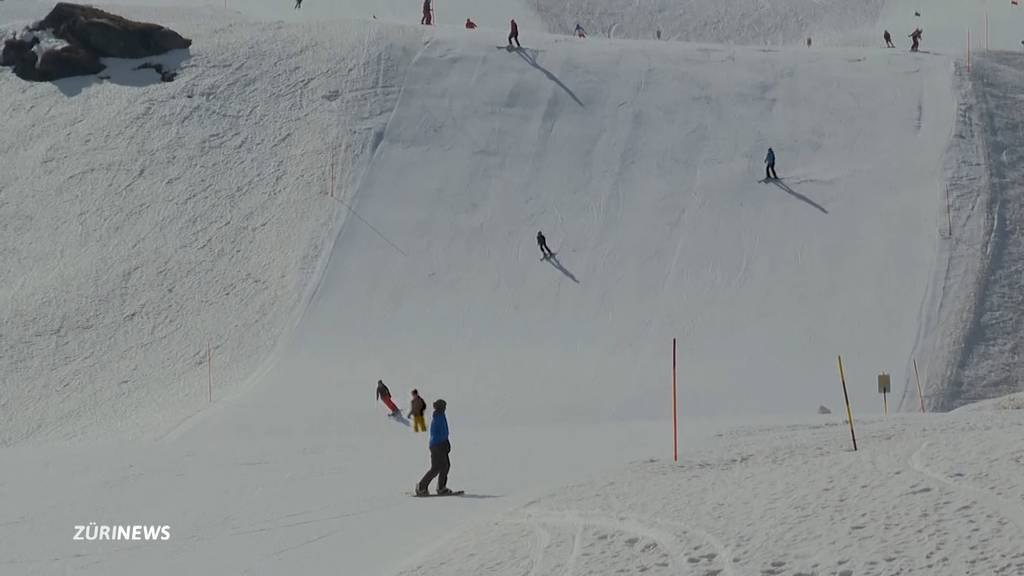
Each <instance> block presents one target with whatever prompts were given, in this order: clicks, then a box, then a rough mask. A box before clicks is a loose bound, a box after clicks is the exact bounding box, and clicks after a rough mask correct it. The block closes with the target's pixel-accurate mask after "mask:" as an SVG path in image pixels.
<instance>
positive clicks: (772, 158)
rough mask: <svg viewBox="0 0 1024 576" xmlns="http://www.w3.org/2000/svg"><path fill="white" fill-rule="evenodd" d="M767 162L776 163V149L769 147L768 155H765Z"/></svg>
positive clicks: (765, 161)
mask: <svg viewBox="0 0 1024 576" xmlns="http://www.w3.org/2000/svg"><path fill="white" fill-rule="evenodd" d="M764 163H765V164H775V151H774V150H772V149H771V148H769V149H768V155H767V156H765V157H764Z"/></svg>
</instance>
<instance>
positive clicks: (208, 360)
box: [206, 343, 213, 404]
mask: <svg viewBox="0 0 1024 576" xmlns="http://www.w3.org/2000/svg"><path fill="white" fill-rule="evenodd" d="M206 366H207V368H208V371H209V376H210V378H209V384H208V386H207V391H208V396H207V400H208V401H209V403H210V404H212V403H213V348H211V347H210V344H209V343H207V344H206Z"/></svg>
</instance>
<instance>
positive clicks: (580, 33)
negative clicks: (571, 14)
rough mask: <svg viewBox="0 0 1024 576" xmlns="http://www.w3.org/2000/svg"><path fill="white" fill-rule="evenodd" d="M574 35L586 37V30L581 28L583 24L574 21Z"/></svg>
mask: <svg viewBox="0 0 1024 576" xmlns="http://www.w3.org/2000/svg"><path fill="white" fill-rule="evenodd" d="M576 37H577V38H586V37H587V31H586V30H584V29H583V26H580V23H579V22H577V23H576Z"/></svg>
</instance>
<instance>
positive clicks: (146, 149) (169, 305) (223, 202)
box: [0, 0, 419, 445]
mask: <svg viewBox="0 0 1024 576" xmlns="http://www.w3.org/2000/svg"><path fill="white" fill-rule="evenodd" d="M39 7H40V5H38V4H34V3H25V2H21V3H19V2H17V1H11V0H8V1H7V2H4V3H3V4H0V19H2V18H4V17H7V18H9V21H15V20H31V19H32V18H31V17H30V15H31V14H35V16H34V17H36V18H38V17H39V16H40V15H41V14H42V12H34V10H35V9H38V8H39ZM127 13H128V14H129V15H132V16H136V17H139V18H144V19H151V20H156V21H160V22H165V23H167V24H168V25H171V26H172V27H177V28H179V29H180V30H181V31H182V32H183V33H185V34H186V35H188V36H195V37H196V39H197V42H196V44H195V45H194V47H193V49H192V50H191V52H190V53H172V54H170V55H168V56H166V57H164V59H165V61H169V62H173V63H175V64H179V65H181V66H182V72H181V75H180V77H179V80H178V81H177V82H174V83H171V84H160V83H159V82H156V77H155V75H154V74H152V73H150V72H143V73H139V72H132V71H130V70H129V69H130V68H131V65H132V64H133V63H130V62H129V63H121V64H119V63H113V64H114V67H113V73H112V74H113V77H112V79H111V81H108V82H102V83H98V82H95V81H93V80H90V79H81V78H78V79H68V80H65V81H61V82H58V83H55V84H33V85H29V84H26V83H24V82H22V81H21V80H19V79H17V78H15V77H14V76H13V74H11V73H10V72H9V70H8V69H6V68H5V69H3V72H2V73H0V100H2V101H3V102H4V116H5V124H4V126H5V130H3V131H0V218H2V222H3V225H2V226H0V266H2V273H0V299H2V302H3V309H4V314H3V318H2V323H3V324H2V326H3V329H2V330H0V421H2V422H3V425H2V426H0V445H5V444H11V443H15V442H19V441H21V440H25V439H30V438H31V439H35V440H52V439H55V438H63V439H67V438H78V439H83V438H93V439H95V437H96V435H98V434H110V433H115V434H117V435H118V436H122V437H123V436H136V435H140V434H149V433H151V432H152V431H153V430H166V429H167V428H168V427H169V426H173V425H175V424H176V423H177V422H178V421H179V420H180V419H181V418H182V417H183V416H184V415H187V414H190V413H193V412H195V411H196V410H197V409H199V408H200V407H202V406H204V405H205V404H206V402H207V394H208V391H207V376H208V374H207V373H208V366H207V347H208V346H211V347H212V352H213V358H214V363H215V376H216V380H217V383H218V385H220V386H223V385H225V384H226V383H231V382H238V381H241V380H243V379H245V378H247V377H249V376H250V375H252V374H253V373H254V372H255V371H256V370H257V368H258V367H259V366H260V364H261V362H262V361H264V359H266V358H267V357H268V356H269V355H270V353H271V351H272V349H273V348H274V346H275V343H276V341H277V339H278V338H279V336H280V335H281V334H283V333H285V332H286V331H287V330H288V329H290V327H291V326H292V325H294V323H295V321H296V320H297V318H298V315H299V314H300V312H301V310H302V309H303V307H304V305H305V303H306V301H307V299H308V291H309V286H310V285H311V284H312V283H313V281H314V279H315V278H316V277H317V275H318V274H319V273H320V270H321V259H322V256H323V254H324V251H325V247H329V246H330V242H331V241H332V240H333V236H334V234H335V231H336V226H337V224H338V223H339V222H340V221H341V220H342V216H343V215H344V208H343V207H342V206H341V205H340V204H339V203H338V202H337V201H336V199H332V198H331V197H330V195H329V194H330V188H331V184H330V182H329V180H330V170H329V165H330V163H331V161H330V159H331V158H332V156H333V157H334V158H336V160H335V180H336V182H335V192H336V195H337V196H339V197H340V196H341V195H344V194H346V193H348V191H349V190H350V189H351V188H352V187H353V186H354V185H355V184H356V183H357V182H358V177H359V175H360V172H361V168H362V166H363V164H364V161H365V159H366V158H367V157H368V156H369V154H370V153H372V147H373V145H374V142H375V139H379V136H380V133H381V132H382V131H383V128H384V124H385V122H386V120H387V117H388V114H389V113H390V111H391V108H392V107H393V105H394V103H395V101H396V98H397V95H398V88H399V87H400V86H401V78H402V75H403V74H404V72H405V67H406V66H407V65H408V63H409V61H410V60H411V58H412V56H413V54H414V53H415V50H416V49H417V48H418V43H419V36H418V34H415V31H412V30H407V29H401V28H388V29H386V30H385V29H382V28H381V27H379V26H377V25H368V24H366V23H359V24H354V23H345V22H337V23H334V24H332V25H331V26H323V25H316V24H310V25H306V26H303V27H301V28H299V27H294V26H291V27H289V26H284V25H281V24H259V25H257V24H249V25H244V26H240V25H239V23H238V21H237V18H235V17H234V16H232V15H230V14H227V13H224V12H220V11H210V10H200V11H195V12H193V11H182V10H175V9H166V8H165V9H159V8H158V9H139V10H134V9H133V10H128V11H127ZM7 14H10V16H5V15H7ZM268 36H269V37H272V38H274V40H273V41H271V42H268V41H266V38H267V37H268ZM311 53H319V54H322V55H323V57H322V58H316V59H311V58H310V56H309V55H310V54H311ZM239 54H244V55H245V58H244V59H240V58H239ZM126 64H127V65H126ZM135 64H137V63H135ZM222 391H223V388H221V389H219V390H216V391H215V394H216V396H218V397H219V396H221V395H222Z"/></svg>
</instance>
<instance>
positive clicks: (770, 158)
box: [764, 148, 779, 180]
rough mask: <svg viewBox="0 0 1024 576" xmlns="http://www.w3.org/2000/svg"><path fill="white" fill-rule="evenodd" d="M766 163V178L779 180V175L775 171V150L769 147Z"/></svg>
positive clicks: (765, 158)
mask: <svg viewBox="0 0 1024 576" xmlns="http://www.w3.org/2000/svg"><path fill="white" fill-rule="evenodd" d="M764 164H765V167H764V179H765V180H772V179H774V180H778V179H779V176H778V174H776V173H775V151H774V150H772V149H771V148H769V149H768V155H767V156H765V157H764Z"/></svg>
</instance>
